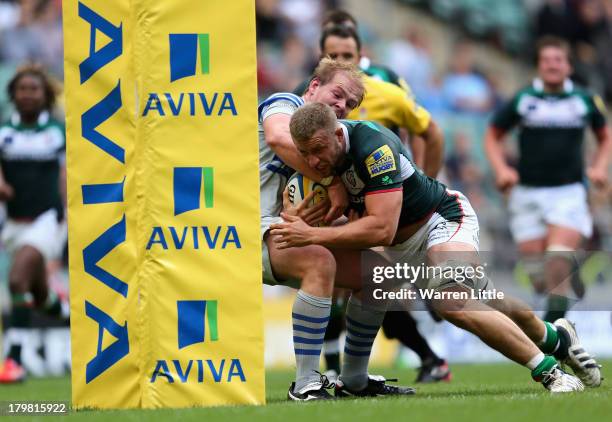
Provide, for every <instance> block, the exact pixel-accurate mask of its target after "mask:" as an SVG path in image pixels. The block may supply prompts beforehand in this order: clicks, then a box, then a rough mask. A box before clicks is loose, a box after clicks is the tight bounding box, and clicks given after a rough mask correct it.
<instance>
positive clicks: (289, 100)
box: [257, 92, 304, 119]
mask: <svg viewBox="0 0 612 422" xmlns="http://www.w3.org/2000/svg"><path fill="white" fill-rule="evenodd" d="M302 105H304V99H303V98H302V97H300V96H298V95H295V94H294V93H292V92H277V93H275V94H272V95H270V96H269V97H268V98H266V99H265V100H263V101H262V102H261V103H260V104H259V106H258V107H257V114H258V117H259V119H261V118H262V114H263V112H264V111H265V110H266V109H268V108H270V107H271V106H288V107H292V108H298V107H301V106H302Z"/></svg>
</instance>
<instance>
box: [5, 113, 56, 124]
mask: <svg viewBox="0 0 612 422" xmlns="http://www.w3.org/2000/svg"><path fill="white" fill-rule="evenodd" d="M49 118H50V115H49V112H48V111H47V110H43V111H41V113H40V114H39V115H38V120H37V121H36V125H37V126H38V127H40V126H44V125H46V124H47V123H48V122H49ZM11 124H12V125H13V126H15V127H17V126H20V125H21V116H20V115H19V113H17V112H15V113H13V114H12V115H11Z"/></svg>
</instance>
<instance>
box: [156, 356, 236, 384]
mask: <svg viewBox="0 0 612 422" xmlns="http://www.w3.org/2000/svg"><path fill="white" fill-rule="evenodd" d="M207 380H212V381H213V382H215V383H223V382H225V383H229V382H246V376H245V375H244V370H243V369H242V364H241V363H240V359H220V360H217V361H214V360H212V359H197V360H188V361H184V362H181V361H179V360H171V361H167V360H163V359H162V360H158V361H157V363H156V365H155V369H154V370H153V373H152V374H151V379H150V381H149V382H151V383H155V382H160V381H162V382H163V381H166V382H167V383H169V384H173V383H174V382H179V383H186V382H188V381H191V382H194V381H195V382H198V383H203V382H205V381H207Z"/></svg>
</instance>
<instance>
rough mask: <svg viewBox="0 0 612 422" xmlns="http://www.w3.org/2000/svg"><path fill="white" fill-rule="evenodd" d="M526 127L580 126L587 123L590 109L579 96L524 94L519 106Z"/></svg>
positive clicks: (518, 109)
mask: <svg viewBox="0 0 612 422" xmlns="http://www.w3.org/2000/svg"><path fill="white" fill-rule="evenodd" d="M517 111H518V113H519V114H520V115H521V116H522V117H523V125H524V126H526V127H536V128H537V127H542V128H580V127H583V126H584V125H585V121H584V117H585V116H586V115H587V113H588V109H587V107H586V105H585V103H584V101H583V100H582V99H581V98H580V97H577V96H570V97H567V98H562V99H559V98H552V97H546V98H539V97H536V96H532V95H524V96H523V97H522V98H521V99H520V101H519V103H518V106H517Z"/></svg>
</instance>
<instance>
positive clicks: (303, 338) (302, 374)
mask: <svg viewBox="0 0 612 422" xmlns="http://www.w3.org/2000/svg"><path fill="white" fill-rule="evenodd" d="M330 311H331V298H329V297H316V296H312V295H309V294H308V293H305V292H304V291H302V290H298V292H297V295H296V297H295V302H293V312H292V320H293V347H294V349H295V363H296V367H297V373H296V379H295V389H294V391H295V392H298V391H300V390H301V389H302V388H304V387H306V386H307V385H308V384H310V383H312V382H316V381H319V380H320V376H319V374H317V372H315V371H319V369H320V368H319V361H320V359H321V348H322V347H323V338H324V337H325V330H326V329H327V323H328V322H329V313H330Z"/></svg>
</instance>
